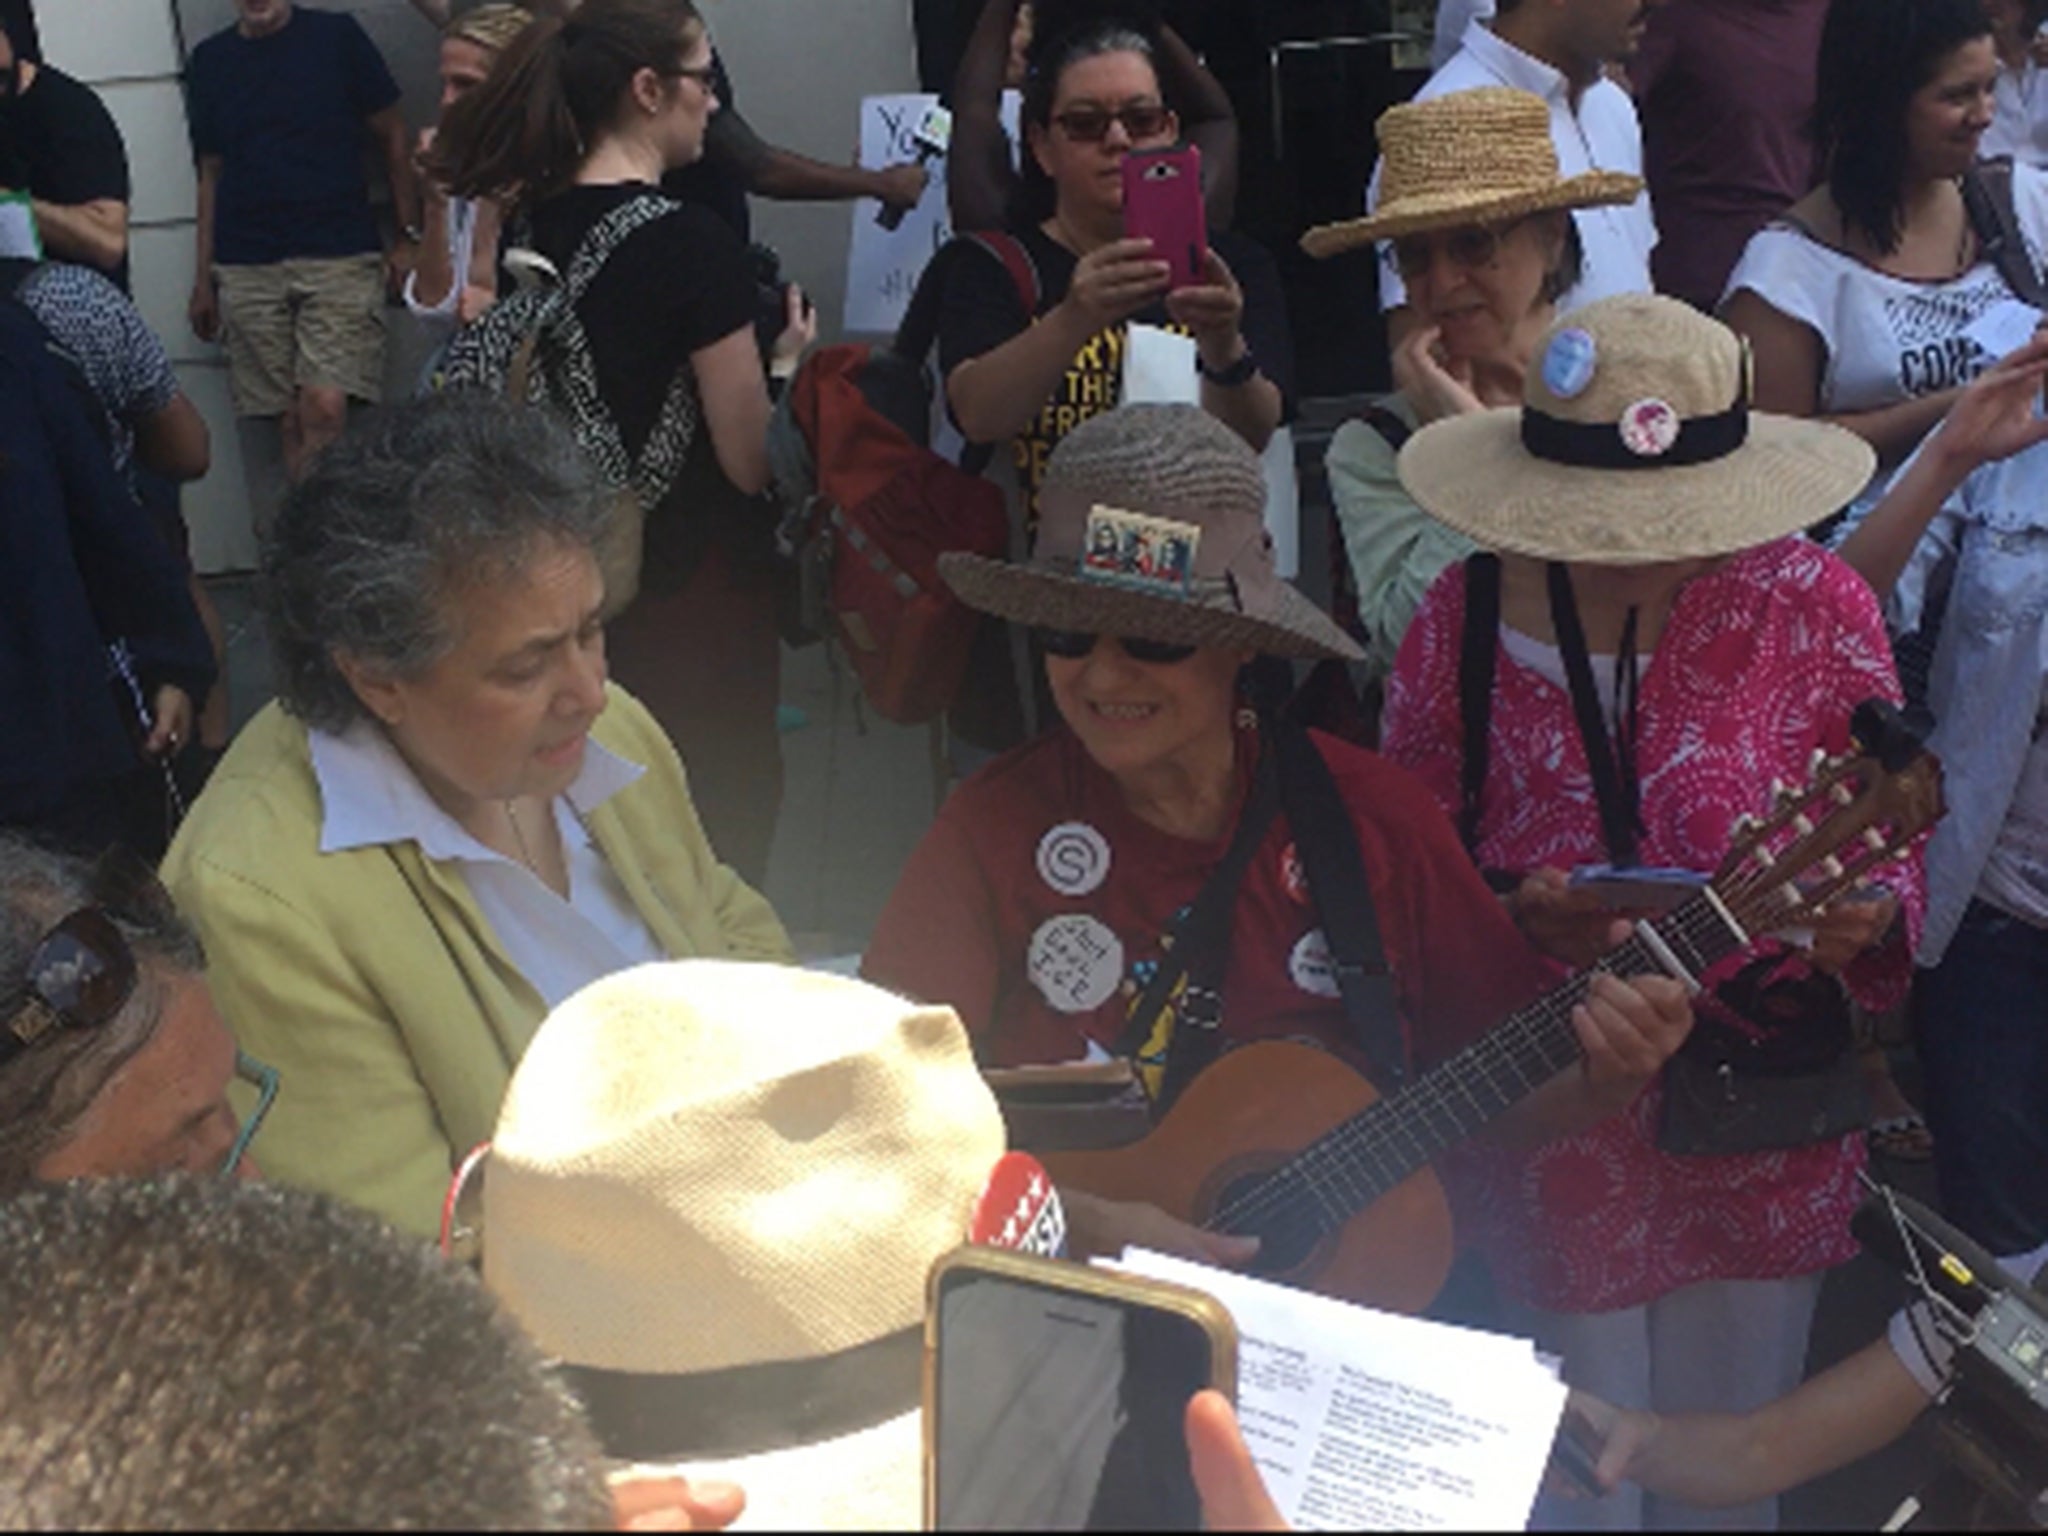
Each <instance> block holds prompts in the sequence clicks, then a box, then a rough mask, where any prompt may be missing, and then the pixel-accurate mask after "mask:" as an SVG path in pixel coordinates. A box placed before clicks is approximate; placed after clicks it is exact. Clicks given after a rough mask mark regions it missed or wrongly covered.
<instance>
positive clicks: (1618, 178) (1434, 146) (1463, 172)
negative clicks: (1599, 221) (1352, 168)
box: [1301, 85, 1643, 256]
mask: <svg viewBox="0 0 2048 1536" xmlns="http://www.w3.org/2000/svg"><path fill="white" fill-rule="evenodd" d="M1375 131H1376V132H1377V134H1378V136H1379V141H1380V200H1379V206H1378V207H1377V208H1375V209H1374V210H1373V212H1372V213H1371V214H1370V215H1368V216H1367V217H1365V218H1362V219H1346V220H1345V221H1343V222H1342V223H1339V224H1323V225H1319V226H1318V227H1316V228H1315V229H1312V230H1310V231H1309V232H1308V233H1307V234H1305V235H1303V236H1302V237H1301V248H1302V249H1303V250H1305V251H1307V252H1308V253H1309V255H1311V256H1336V255H1339V254H1341V253H1342V252H1344V251H1349V250H1355V249H1356V248H1357V247H1359V246H1361V245H1370V244H1371V243H1372V242H1373V241H1375V240H1392V239H1395V238H1397V237H1399V236H1401V235H1412V234H1416V233H1418V232H1420V231H1422V230H1426V229H1456V228H1458V227H1460V226H1463V225H1467V224H1486V225H1492V226H1495V227H1499V226H1501V225H1505V224H1511V223H1513V222H1514V221H1515V220H1517V219H1520V218H1525V217H1527V216H1528V215H1529V214H1532V213H1544V212H1547V211H1549V210H1551V209H1567V208H1598V207H1603V206H1606V205H1610V204H1618V203H1632V202H1634V201H1635V200H1636V198H1637V197H1639V196H1640V195H1641V194H1642V190H1643V179H1642V177H1640V176H1630V175H1626V174H1624V173H1622V172H1620V171H1588V172H1586V173H1585V174H1584V175H1582V176H1570V177H1560V176H1559V175H1558V173H1557V148H1556V146H1555V145H1554V144H1553V143H1552V142H1551V138H1550V108H1549V106H1548V105H1547V104H1546V103H1545V102H1544V100H1543V98H1542V97H1541V96H1537V95H1535V94H1533V93H1531V92H1529V91H1517V90H1510V89H1509V88H1507V87H1506V86H1495V85H1489V86H1482V87H1480V88H1479V89H1477V90H1470V91H1454V92H1452V93H1451V94H1450V95H1448V96H1436V97H1432V98H1431V99H1429V100H1428V101H1416V102H1408V103H1405V104H1403V105H1401V106H1398V107H1389V108H1387V110H1386V111H1385V112H1382V113H1381V114H1380V120H1379V122H1378V123H1377V124H1376V125H1375Z"/></svg>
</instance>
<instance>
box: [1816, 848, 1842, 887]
mask: <svg viewBox="0 0 2048 1536" xmlns="http://www.w3.org/2000/svg"><path fill="white" fill-rule="evenodd" d="M1820 872H1821V873H1822V874H1824V875H1826V876H1827V877H1828V878H1829V879H1830V880H1839V879H1841V878H1842V861H1841V860H1840V859H1838V858H1836V857H1835V856H1834V855H1833V854H1832V853H1831V854H1829V855H1828V856H1827V857H1826V858H1824V859H1822V860H1821V861H1820Z"/></svg>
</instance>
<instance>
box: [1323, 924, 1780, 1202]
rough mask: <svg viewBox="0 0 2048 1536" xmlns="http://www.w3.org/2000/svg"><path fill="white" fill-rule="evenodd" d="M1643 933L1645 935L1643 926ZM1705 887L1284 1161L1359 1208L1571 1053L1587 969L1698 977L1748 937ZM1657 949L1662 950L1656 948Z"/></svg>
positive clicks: (1516, 1099)
mask: <svg viewBox="0 0 2048 1536" xmlns="http://www.w3.org/2000/svg"><path fill="white" fill-rule="evenodd" d="M1645 928H1649V929H1651V930H1652V933H1651V934H1650V935H1649V936H1646V935H1645V933H1644V929H1645ZM1748 939H1749V936H1748V935H1747V934H1745V933H1743V932H1742V931H1741V929H1740V928H1738V927H1736V926H1735V924H1734V923H1733V921H1732V920H1731V919H1730V918H1729V917H1727V916H1726V915H1725V908H1723V907H1722V906H1720V905H1719V903H1718V901H1717V900H1716V899H1715V898H1714V897H1713V896H1712V895H1711V894H1710V892H1707V891H1702V892H1701V893H1700V894H1698V895H1695V896H1693V897H1691V898H1689V899H1688V900H1687V901H1686V902H1684V903H1683V904H1682V905H1681V906H1679V907H1677V908H1675V909H1674V910H1673V911H1672V912H1670V913H1669V914H1667V915H1666V916H1664V917H1661V918H1659V919H1657V921H1656V922H1655V923H1654V924H1638V925H1637V931H1636V933H1635V935H1634V936H1632V937H1631V938H1630V939H1629V940H1628V942H1627V943H1625V944H1623V945H1622V946H1621V947H1620V948H1618V949H1616V950H1613V951H1612V952H1611V953H1609V954H1608V955H1606V956H1605V957H1603V958H1602V959H1601V961H1600V963H1599V964H1598V965H1597V966H1595V967H1594V968H1593V969H1592V970H1587V971H1581V972H1579V973H1578V974H1577V975H1575V976H1573V977H1571V978H1570V979H1569V980H1568V981H1566V982H1565V983H1564V984H1563V985H1562V986H1560V987H1558V988H1557V989H1555V990H1554V991H1551V992H1548V993H1545V994H1544V995H1543V996H1542V997H1540V998H1538V999H1537V1000H1536V1001H1535V1002H1533V1003H1531V1004H1530V1005H1529V1006H1528V1007H1526V1008H1523V1009H1522V1010H1521V1011H1520V1012H1518V1013H1516V1014H1514V1015H1512V1016H1511V1017H1510V1018H1509V1019H1508V1020H1507V1022H1506V1023H1504V1024H1502V1025H1501V1026H1500V1027H1499V1028H1497V1029H1495V1030H1493V1031H1491V1032H1490V1033H1489V1034H1487V1035H1486V1036H1485V1037H1484V1038H1483V1039H1480V1040H1478V1041H1475V1042H1474V1043H1473V1044H1471V1045H1468V1046H1466V1047H1465V1049H1464V1050H1462V1051H1459V1052H1458V1053H1457V1054H1456V1055H1454V1056H1452V1057H1450V1058H1448V1059H1447V1060H1445V1061H1442V1062H1440V1063H1438V1064H1437V1065H1436V1066H1435V1067H1433V1068H1431V1069H1430V1070H1429V1071H1428V1072H1427V1073H1425V1074H1423V1076H1421V1077H1420V1078H1418V1079H1416V1081H1415V1082H1413V1083H1412V1084H1410V1085H1409V1086H1408V1087H1406V1088H1404V1089H1402V1090H1401V1091H1400V1092H1398V1093H1396V1094H1394V1095H1392V1096H1391V1097H1388V1098H1385V1099H1382V1100H1380V1101H1379V1102H1378V1103H1377V1104H1374V1105H1373V1106H1372V1107H1371V1108H1370V1109H1367V1110H1365V1111H1364V1112H1363V1113H1361V1114H1358V1115H1355V1116H1353V1117H1352V1118H1351V1119H1350V1120H1347V1121H1346V1122H1345V1123H1344V1124H1342V1125H1340V1126H1338V1127H1337V1128H1336V1129H1335V1130H1332V1131H1330V1132H1329V1133H1327V1134H1326V1135H1324V1136H1323V1137H1322V1138H1321V1139H1320V1140H1318V1141H1316V1142H1315V1143H1313V1144H1312V1145H1310V1146H1309V1147H1307V1148H1306V1149H1304V1150H1303V1151H1302V1152H1301V1153H1299V1154H1298V1155H1297V1156H1296V1157H1295V1158H1293V1159H1292V1160H1291V1161H1290V1163H1289V1164H1288V1165H1287V1170H1286V1171H1287V1172H1290V1173H1295V1174H1298V1175H1299V1176H1300V1177H1301V1178H1302V1179H1303V1181H1304V1182H1305V1183H1307V1184H1308V1185H1309V1186H1310V1188H1311V1189H1312V1190H1314V1191H1315V1192H1316V1193H1317V1196H1318V1201H1319V1203H1324V1204H1325V1205H1327V1200H1328V1196H1329V1194H1330V1193H1331V1192H1336V1193H1337V1194H1338V1195H1339V1197H1340V1198H1341V1199H1342V1200H1343V1201H1344V1203H1346V1204H1348V1205H1350V1207H1351V1209H1350V1210H1348V1211H1345V1212H1343V1213H1342V1215H1341V1217H1339V1219H1340V1220H1343V1219H1348V1218H1349V1217H1350V1216H1351V1215H1352V1214H1355V1213H1356V1212H1357V1211H1361V1210H1364V1209H1365V1208H1366V1207H1367V1206H1369V1205H1371V1204H1372V1203H1373V1202H1374V1201H1375V1200H1377V1199H1378V1198H1379V1197H1380V1196H1381V1195H1383V1194H1385V1193H1386V1192H1387V1191H1388V1190H1390V1189H1392V1188H1394V1186H1396V1185H1397V1184H1399V1183H1401V1182H1402V1181H1403V1180H1404V1179H1406V1178H1408V1176H1409V1175H1411V1174H1413V1173H1415V1172H1416V1171H1417V1170H1419V1169H1421V1168H1423V1167H1425V1166H1426V1165H1427V1164H1429V1163H1430V1162H1432V1161H1434V1160H1435V1158H1436V1157H1437V1156H1438V1155H1439V1154H1440V1153H1442V1152H1443V1151H1444V1150H1445V1149H1447V1148H1449V1147H1452V1146H1455V1145H1456V1144H1457V1143H1459V1142H1461V1141H1464V1140H1466V1139H1468V1138H1469V1137H1472V1136H1474V1135H1476V1134H1478V1132H1479V1131H1481V1130H1482V1129H1484V1128H1485V1127H1486V1126H1487V1125H1489V1124H1491V1123H1492V1122H1493V1121H1494V1120H1497V1119H1498V1118H1500V1116H1501V1115H1502V1114H1504V1113H1506V1112H1507V1111H1508V1110H1509V1109H1512V1108H1513V1107H1514V1106H1515V1105H1516V1104H1519V1103H1520V1102H1521V1101H1522V1100H1523V1099H1525V1098H1527V1097H1528V1096H1529V1095H1530V1094H1531V1093H1533V1092H1535V1090H1536V1089H1537V1088H1539V1087H1541V1086H1542V1085H1543V1084H1544V1083H1546V1082H1548V1081H1550V1079H1552V1078H1553V1077H1555V1076H1556V1075H1557V1074H1558V1073H1559V1072H1562V1071H1563V1070H1564V1069H1565V1068H1566V1067H1568V1066H1570V1065H1571V1064H1572V1063H1573V1062H1575V1061H1577V1060H1578V1059H1579V1055H1580V1051H1579V1041H1578V1035H1577V1033H1576V1032H1575V1031H1574V1030H1573V1028H1572V1021H1571V1016H1572V1010H1573V1009H1574V1008H1576V1007H1577V1006H1578V1005H1579V1004H1580V1003H1581V1002H1582V1001H1584V999H1585V996H1586V989H1587V988H1588V987H1589V986H1590V985H1591V983H1592V978H1593V976H1594V975H1595V974H1596V973H1597V972H1600V971H1606V972H1608V973H1610V974H1612V975H1616V976H1622V977H1630V976H1650V975H1669V974H1671V971H1672V963H1673V962H1675V963H1676V964H1677V965H1678V966H1680V967H1683V968H1684V970H1686V971H1687V972H1689V973H1690V975H1691V976H1693V977H1698V976H1699V975H1700V974H1701V973H1702V972H1704V971H1705V970H1706V969H1707V968H1708V967H1710V966H1712V965H1713V964H1714V963H1715V962H1717V961H1719V960H1720V959H1722V958H1723V957H1724V956H1726V955H1729V954H1732V953H1734V952H1735V951H1736V950H1738V949H1741V948H1743V947H1744V946H1745V945H1746V944H1747V943H1748ZM1660 949H1661V950H1662V951H1663V953H1661V954H1660V953H1659V951H1660Z"/></svg>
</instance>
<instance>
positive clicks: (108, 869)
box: [0, 850, 278, 1174]
mask: <svg viewBox="0 0 2048 1536" xmlns="http://www.w3.org/2000/svg"><path fill="white" fill-rule="evenodd" d="M92 889H93V891H94V894H95V895H96V896H97V897H98V898H99V901H100V903H101V904H100V905H95V906H90V907H80V908H79V909H78V910H77V911H76V912H73V913H71V914H70V915H69V916H68V917H66V918H64V919H63V921H61V922H59V923H58V924H57V925H56V926H55V927H53V928H52V929H51V930H50V931H49V932H48V933H46V934H44V935H43V937H42V938H41V940H39V941H38V942H37V944H36V947H35V948H34V949H33V950H31V951H30V952H29V957H28V966H27V968H26V970H25V972H24V975H23V986H22V989H21V995H20V997H19V999H18V1001H17V1002H16V1004H15V1006H14V1007H13V1008H12V1009H10V1010H9V1011H8V1012H7V1013H6V1014H4V1015H0V1018H4V1019H5V1023H4V1024H0V1066H5V1065H6V1064H7V1063H8V1062H10V1061H12V1060H14V1059H15V1058H16V1057H17V1056H19V1055H21V1054H22V1053H23V1052H24V1051H27V1050H31V1049H33V1048H34V1047H35V1045H36V1044H37V1043H38V1042H39V1041H42V1040H44V1039H46V1038H48V1037H49V1035H50V1032H51V1031H52V1030H56V1029H98V1028H100V1027H101V1026H103V1025H105V1024H106V1023H108V1022H109V1021H110V1020H111V1019H113V1017H114V1016H115V1015H116V1014H118V1013H119V1012H120V1011H121V1009H122V1008H123V1007H124V1006H125V1005H126V1003H127V1002H128V999H129V998H131V997H133V996H134V995H135V983H136V979H137V975H138V968H137V966H136V962H135V951H134V949H133V948H132V947H131V946H130V945H129V943H128V940H127V937H126V936H125V935H124V934H123V933H122V932H121V930H120V928H119V927H118V926H117V925H116V924H115V921H114V918H113V916H112V913H114V912H119V913H121V914H122V915H123V916H126V917H128V918H130V919H131V920H140V921H144V922H146V921H147V918H146V916H145V914H146V913H148V912H149V911H150V910H151V909H152V908H153V907H156V904H157V903H162V904H163V906H164V907H168V906H169V904H170V899H171V898H170V896H169V894H168V893H167V892H166V891H165V890H164V888H163V886H162V884H161V883H159V882H158V880H157V878H156V876H155V874H154V873H153V872H152V871H151V870H150V869H149V867H148V866H147V865H145V864H144V863H143V862H142V861H141V860H140V859H137V858H135V857H134V856H133V855H132V854H127V853H123V852H120V851H118V850H117V851H115V852H113V853H109V854H108V855H107V856H106V857H104V858H102V859H101V860H100V862H99V864H98V865H97V866H96V867H95V868H94V871H93V878H92ZM157 910H162V909H161V908H157ZM235 1076H236V1077H238V1078H240V1079H241V1080H242V1081H243V1082H245V1083H248V1084H249V1085H251V1086H252V1087H254V1088H255V1090H256V1107H255V1108H254V1109H253V1110H252V1111H250V1113H249V1116H248V1118H247V1119H245V1120H244V1121H243V1122H242V1125H241V1129H240V1130H239V1131H238V1132H237V1133H236V1135H235V1140H234V1145H233V1146H232V1147H230V1148H229V1149H228V1155H227V1157H226V1158H225V1159H224V1160H223V1162H222V1164H221V1169H220V1171H221V1172H222V1173H223V1174H232V1173H233V1172H234V1171H235V1169H236V1168H237V1167H238V1166H240V1164H241V1161H242V1159H243V1157H244V1156H246V1155H247V1153H248V1151H249V1143H250V1142H251V1141H253V1140H255V1137H256V1132H257V1131H258V1130H259V1129H261V1127H262V1125H263V1120H264V1117H265V1116H266V1115H268V1114H269V1113H270V1106H271V1105H272V1104H274V1103H275V1102H276V1101H277V1089H278V1072H277V1069H276V1068H275V1067H270V1066H265V1065H264V1064H263V1063H262V1062H260V1061H258V1060H256V1058H255V1057H253V1056H249V1055H247V1054H245V1053H243V1052H241V1051H237V1052H236V1053H235Z"/></svg>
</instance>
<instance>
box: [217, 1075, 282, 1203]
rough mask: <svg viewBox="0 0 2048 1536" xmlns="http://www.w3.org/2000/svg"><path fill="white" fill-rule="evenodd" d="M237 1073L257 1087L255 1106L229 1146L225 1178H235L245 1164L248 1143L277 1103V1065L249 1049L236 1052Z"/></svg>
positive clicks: (223, 1165)
mask: <svg viewBox="0 0 2048 1536" xmlns="http://www.w3.org/2000/svg"><path fill="white" fill-rule="evenodd" d="M235 1076H236V1077H238V1078H240V1079H241V1080H242V1081H243V1082H245V1083H247V1084H249V1085H250V1086H251V1087H252V1088H254V1089H255V1090H256V1107H255V1108H254V1109H252V1110H250V1111H249V1118H248V1119H246V1120H244V1121H243V1122H242V1128H241V1130H240V1131H238V1132H237V1133H236V1135H235V1144H234V1145H233V1146H231V1147H229V1148H228V1155H227V1157H226V1158H225V1159H224V1160H223V1161H222V1163H221V1165H220V1172H221V1177H222V1178H233V1177H234V1173H235V1170H236V1169H237V1168H239V1167H241V1166H242V1159H243V1158H245V1157H247V1156H248V1155H249V1143H250V1142H252V1141H254V1140H255V1139H256V1133H257V1132H258V1131H259V1130H261V1129H262V1128H263V1117H264V1116H265V1115H268V1114H269V1113H270V1106H271V1105H273V1104H275V1103H276V1102H277V1084H278V1072H277V1068H275V1067H272V1066H266V1065H264V1064H263V1063H262V1062H260V1061H258V1060H257V1059H256V1058H255V1057H254V1056H251V1055H249V1054H248V1053H247V1052H246V1051H237V1052H235Z"/></svg>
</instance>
